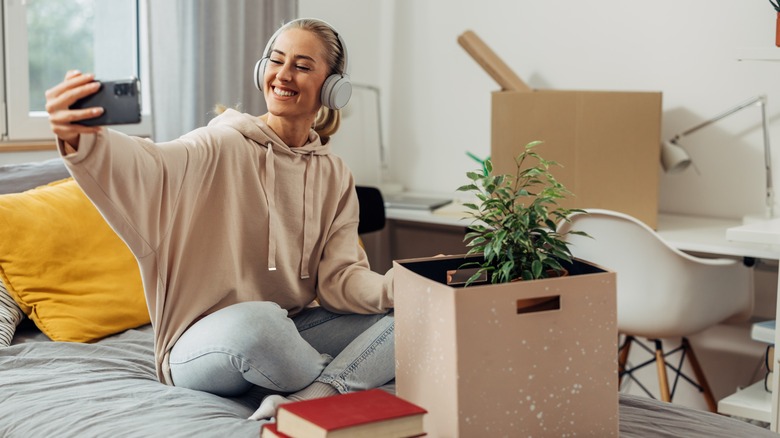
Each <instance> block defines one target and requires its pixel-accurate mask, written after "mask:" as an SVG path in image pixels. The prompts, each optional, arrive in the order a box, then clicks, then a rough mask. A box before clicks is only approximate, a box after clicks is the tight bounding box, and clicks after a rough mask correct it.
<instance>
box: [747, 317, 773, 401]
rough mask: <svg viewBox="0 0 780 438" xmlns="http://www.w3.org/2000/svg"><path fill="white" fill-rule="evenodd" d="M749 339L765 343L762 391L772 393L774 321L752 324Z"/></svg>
mask: <svg viewBox="0 0 780 438" xmlns="http://www.w3.org/2000/svg"><path fill="white" fill-rule="evenodd" d="M750 337H752V338H753V339H754V340H756V341H761V342H766V343H767V344H768V345H767V347H766V355H765V356H764V361H765V365H766V373H765V374H764V389H766V390H767V391H768V392H772V379H773V378H774V369H775V365H774V362H775V361H774V358H775V321H774V320H771V321H762V322H757V323H755V324H753V328H752V329H751V331H750Z"/></svg>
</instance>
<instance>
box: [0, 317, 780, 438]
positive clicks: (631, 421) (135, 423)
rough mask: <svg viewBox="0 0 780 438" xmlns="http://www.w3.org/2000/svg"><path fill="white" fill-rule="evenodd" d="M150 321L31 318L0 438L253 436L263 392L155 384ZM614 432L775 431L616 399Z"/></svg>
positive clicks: (4, 405)
mask: <svg viewBox="0 0 780 438" xmlns="http://www.w3.org/2000/svg"><path fill="white" fill-rule="evenodd" d="M152 347H153V337H152V331H151V327H150V326H145V327H142V328H140V329H135V330H128V331H126V332H124V333H121V334H119V335H115V336H111V337H108V338H106V339H104V340H101V341H99V342H96V343H93V344H78V343H64V342H51V341H49V340H48V338H46V337H45V336H44V335H43V334H42V333H41V332H39V331H37V329H35V327H34V326H32V325H31V324H30V323H29V322H28V323H27V324H26V325H25V326H22V327H20V330H18V332H17V335H16V336H15V337H14V344H13V345H12V346H10V347H7V348H2V349H0V437H8V438H14V437H19V438H35V437H54V436H56V437H79V438H83V437H107V436H110V437H144V438H147V437H165V438H175V437H187V438H194V437H257V436H258V435H259V432H260V428H261V426H262V424H263V423H262V422H256V421H249V420H246V418H247V417H248V416H249V415H251V414H252V412H254V410H255V408H256V407H257V406H258V405H259V403H260V400H261V399H262V396H263V395H264V394H263V393H261V392H259V391H253V392H250V393H249V394H247V395H245V396H243V397H240V398H234V399H228V398H222V397H218V396H215V395H211V394H207V393H204V392H199V391H192V390H188V389H183V388H175V387H170V386H166V385H163V384H161V383H159V382H158V381H157V379H156V377H155V374H154V366H153V361H152V358H153V349H152ZM620 436H621V437H629V438H631V437H691V438H696V437H707V438H718V437H724V438H725V437H728V438H734V437H751V438H752V437H755V438H760V437H772V438H777V437H778V435H777V434H774V433H772V432H770V431H768V430H766V429H762V428H759V427H757V426H754V425H752V424H749V423H745V422H742V421H739V420H736V419H732V418H728V417H724V416H720V415H716V414H711V413H708V412H701V411H698V410H694V409H689V408H685V407H681V406H678V405H673V404H668V403H662V402H659V401H656V400H652V399H647V398H641V397H636V396H629V395H621V397H620Z"/></svg>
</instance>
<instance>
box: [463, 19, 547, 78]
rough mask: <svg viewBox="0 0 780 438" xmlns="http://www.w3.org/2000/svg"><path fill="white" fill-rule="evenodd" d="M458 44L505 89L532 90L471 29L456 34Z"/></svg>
mask: <svg viewBox="0 0 780 438" xmlns="http://www.w3.org/2000/svg"><path fill="white" fill-rule="evenodd" d="M458 44H460V45H461V47H463V48H464V49H465V50H466V52H468V54H469V55H471V57H472V58H474V60H475V61H477V63H478V64H479V65H480V66H482V68H483V69H484V70H485V71H486V72H487V73H488V74H489V75H490V77H492V78H493V79H495V81H496V82H498V85H500V86H501V88H502V89H504V90H507V91H532V90H531V87H529V86H528V85H527V84H526V83H525V82H523V80H522V79H520V76H518V75H517V74H516V73H515V72H514V71H512V69H511V68H509V66H508V65H506V63H505V62H504V61H503V60H502V59H501V58H499V57H498V55H496V53H495V52H493V50H492V49H491V48H490V47H488V45H487V44H485V42H484V41H482V39H480V38H479V37H478V36H477V34H475V33H474V32H473V31H471V30H467V31H465V32H463V33H462V34H461V35H460V36H458Z"/></svg>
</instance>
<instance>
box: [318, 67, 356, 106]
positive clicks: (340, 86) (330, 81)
mask: <svg viewBox="0 0 780 438" xmlns="http://www.w3.org/2000/svg"><path fill="white" fill-rule="evenodd" d="M350 97H352V81H350V79H349V76H347V75H338V74H333V75H330V76H328V78H327V79H325V83H323V84H322V91H321V92H320V100H321V101H322V104H323V105H325V106H326V107H328V108H330V109H332V110H338V109H341V108H344V106H346V105H347V102H349V98H350Z"/></svg>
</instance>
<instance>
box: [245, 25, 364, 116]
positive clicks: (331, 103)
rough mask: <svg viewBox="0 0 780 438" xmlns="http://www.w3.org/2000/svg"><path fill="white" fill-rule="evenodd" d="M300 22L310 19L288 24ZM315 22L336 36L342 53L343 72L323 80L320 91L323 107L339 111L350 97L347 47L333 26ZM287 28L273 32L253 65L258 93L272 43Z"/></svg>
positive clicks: (350, 87) (261, 88)
mask: <svg viewBox="0 0 780 438" xmlns="http://www.w3.org/2000/svg"><path fill="white" fill-rule="evenodd" d="M300 20H312V19H310V18H299V19H297V20H293V21H291V22H290V23H294V22H296V21H300ZM314 20H316V19H314ZM316 21H318V22H321V23H323V24H325V25H326V26H328V27H329V28H330V30H331V31H333V34H334V35H336V38H337V39H338V41H339V45H340V46H341V51H342V52H343V53H344V71H343V72H341V73H333V74H331V75H330V76H328V77H327V78H326V79H325V83H323V84H322V91H320V100H321V101H322V104H323V105H325V106H326V107H328V108H330V109H333V110H337V109H341V108H344V106H345V105H346V104H347V102H349V98H350V97H352V82H351V81H350V79H349V74H348V72H349V69H348V67H349V63H348V60H349V57H348V56H347V45H346V43H344V39H343V38H341V35H339V33H338V32H336V29H335V28H334V27H333V26H331V25H330V24H328V23H326V22H325V21H322V20H316ZM288 25H289V23H288ZM288 28H289V27H288V26H287V25H286V26H282V27H280V28H279V29H277V30H276V32H274V34H273V35H272V36H271V39H269V40H268V44H266V46H265V49H264V50H263V57H262V58H260V60H259V61H257V64H255V75H254V78H255V87H257V89H258V90H260V91H263V76H264V75H265V68H266V66H267V65H268V60H269V58H270V57H271V48H272V47H273V45H274V41H276V38H277V37H278V36H279V34H280V33H282V31H283V30H286V29H288Z"/></svg>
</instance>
